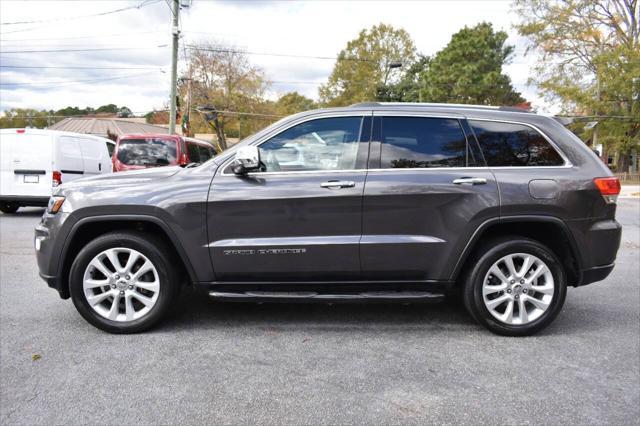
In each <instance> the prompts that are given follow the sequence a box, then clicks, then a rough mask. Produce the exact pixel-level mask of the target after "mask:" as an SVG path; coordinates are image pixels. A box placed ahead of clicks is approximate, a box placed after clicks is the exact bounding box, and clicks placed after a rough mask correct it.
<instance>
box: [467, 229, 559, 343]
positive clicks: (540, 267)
mask: <svg viewBox="0 0 640 426" xmlns="http://www.w3.org/2000/svg"><path fill="white" fill-rule="evenodd" d="M472 262H473V263H472V265H473V267H472V269H471V270H470V271H469V273H468V274H467V276H466V280H465V283H464V289H463V300H464V304H465V307H466V308H467V310H468V311H469V313H470V314H471V315H472V316H473V317H474V318H475V319H476V320H477V321H478V322H480V323H481V324H483V325H484V326H486V327H487V328H488V329H489V330H491V331H492V332H494V333H497V334H502V335H507V336H528V335H531V334H534V333H537V332H538V331H540V330H542V329H543V328H545V327H546V326H547V325H549V324H550V323H551V322H552V321H553V320H554V318H555V317H556V316H557V315H558V313H559V312H560V310H561V309H562V305H563V304H564V299H565V296H566V292H567V284H566V278H565V273H564V269H563V267H562V264H561V263H560V261H559V260H558V259H557V257H556V256H555V255H554V253H553V252H552V251H551V250H549V249H548V248H547V247H546V246H544V245H543V244H540V243H539V242H537V241H533V240H529V239H524V238H521V237H512V238H503V239H500V240H495V241H492V242H490V243H488V244H487V245H485V246H484V247H483V248H482V249H480V250H479V251H478V255H477V256H476V257H475V259H472Z"/></svg>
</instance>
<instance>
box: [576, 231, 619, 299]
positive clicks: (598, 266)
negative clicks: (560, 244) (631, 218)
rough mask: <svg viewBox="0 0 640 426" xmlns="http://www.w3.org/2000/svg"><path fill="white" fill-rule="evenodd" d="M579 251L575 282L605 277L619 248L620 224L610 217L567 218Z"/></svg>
mask: <svg viewBox="0 0 640 426" xmlns="http://www.w3.org/2000/svg"><path fill="white" fill-rule="evenodd" d="M568 225H569V228H570V229H571V232H572V234H573V236H574V238H575V242H576V246H577V247H576V248H577V249H578V253H579V255H580V276H579V280H578V282H577V283H576V284H575V285H576V286H582V285H586V284H591V283H593V282H596V281H601V280H603V279H605V278H606V277H607V276H608V275H609V274H610V273H611V271H612V270H613V267H614V264H615V260H616V255H617V254H618V249H619V248H620V240H621V238H622V226H621V225H620V224H619V223H618V222H617V221H616V220H614V219H607V220H597V221H593V220H580V221H569V222H568Z"/></svg>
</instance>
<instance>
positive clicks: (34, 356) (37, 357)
mask: <svg viewBox="0 0 640 426" xmlns="http://www.w3.org/2000/svg"><path fill="white" fill-rule="evenodd" d="M40 358H42V355H40V354H33V355H31V361H37V360H39V359H40Z"/></svg>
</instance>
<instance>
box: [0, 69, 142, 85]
mask: <svg viewBox="0 0 640 426" xmlns="http://www.w3.org/2000/svg"><path fill="white" fill-rule="evenodd" d="M148 74H152V73H151V72H144V73H138V74H127V75H119V76H115V77H107V78H99V79H91V80H71V81H43V82H28V83H0V86H38V85H56V86H57V87H60V86H71V85H73V84H82V83H98V82H103V81H111V80H121V79H124V78H130V77H138V76H143V75H148Z"/></svg>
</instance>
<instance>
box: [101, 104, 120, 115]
mask: <svg viewBox="0 0 640 426" xmlns="http://www.w3.org/2000/svg"><path fill="white" fill-rule="evenodd" d="M104 112H107V113H112V114H116V113H117V112H118V105H115V104H107V105H102V106H100V107H98V109H96V113H104Z"/></svg>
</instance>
